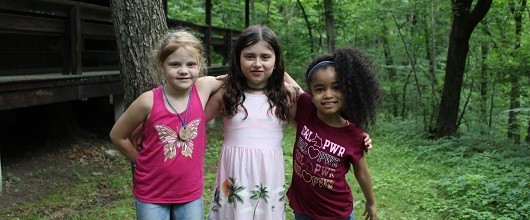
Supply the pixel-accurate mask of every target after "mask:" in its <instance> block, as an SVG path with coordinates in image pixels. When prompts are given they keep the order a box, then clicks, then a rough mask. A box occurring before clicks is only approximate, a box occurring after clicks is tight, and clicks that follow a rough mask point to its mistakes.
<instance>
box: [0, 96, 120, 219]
mask: <svg viewBox="0 0 530 220" xmlns="http://www.w3.org/2000/svg"><path fill="white" fill-rule="evenodd" d="M64 109H66V110H64ZM69 116H71V117H69ZM113 117H114V116H113V112H112V108H111V107H109V106H108V100H105V99H95V100H94V101H92V100H89V101H85V102H77V103H75V102H74V103H72V104H70V103H69V105H64V104H63V105H47V106H39V107H31V108H24V109H17V110H12V111H0V124H1V126H0V152H1V168H2V179H3V183H2V185H3V187H2V191H3V196H0V207H1V208H7V207H10V206H13V205H17V204H20V203H24V202H26V201H32V200H35V199H37V198H40V197H42V196H43V195H47V194H49V193H52V192H56V191H57V190H60V189H61V187H65V186H66V187H67V186H75V185H76V183H78V182H79V181H80V180H79V179H80V178H79V176H83V175H103V174H106V173H110V171H111V170H110V169H111V168H109V167H111V166H108V165H109V163H110V160H113V159H120V160H121V159H124V158H121V157H122V156H121V154H120V153H119V152H116V153H117V157H120V158H112V157H109V156H108V155H106V153H105V151H106V150H108V149H115V148H114V147H113V145H112V143H111V142H110V141H109V140H108V132H109V131H110V128H111V127H112V125H113V123H114V118H113ZM71 121H75V122H76V123H74V124H75V126H74V127H75V129H73V130H75V132H74V133H70V134H67V135H65V133H64V132H63V130H68V131H71V130H72V129H64V126H65V125H68V126H69V125H71V123H70V124H68V123H65V122H71ZM58 122H59V123H58ZM61 126H62V127H61ZM114 169H115V167H114ZM103 190H104V189H103ZM1 218H2V217H0V219H1Z"/></svg>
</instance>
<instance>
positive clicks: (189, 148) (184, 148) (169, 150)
mask: <svg viewBox="0 0 530 220" xmlns="http://www.w3.org/2000/svg"><path fill="white" fill-rule="evenodd" d="M200 122H201V119H200V118H198V119H195V120H193V121H191V122H190V123H188V124H187V125H186V127H188V129H190V130H191V136H190V139H189V140H188V141H183V140H181V139H180V138H179V137H178V133H177V132H176V131H175V130H173V129H171V128H170V127H168V126H166V125H155V126H154V127H155V129H156V130H157V131H158V138H160V141H162V142H163V143H164V156H165V157H164V162H166V160H167V159H172V158H174V157H175V156H177V148H181V153H182V155H183V156H185V157H189V158H191V156H192V153H193V139H195V138H196V137H197V134H198V127H199V124H200ZM179 129H181V128H179Z"/></svg>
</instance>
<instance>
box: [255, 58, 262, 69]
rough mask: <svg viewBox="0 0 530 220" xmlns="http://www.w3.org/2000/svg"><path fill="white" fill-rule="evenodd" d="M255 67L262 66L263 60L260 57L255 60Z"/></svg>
mask: <svg viewBox="0 0 530 220" xmlns="http://www.w3.org/2000/svg"><path fill="white" fill-rule="evenodd" d="M254 67H256V68H260V67H261V62H260V61H259V59H256V62H254Z"/></svg>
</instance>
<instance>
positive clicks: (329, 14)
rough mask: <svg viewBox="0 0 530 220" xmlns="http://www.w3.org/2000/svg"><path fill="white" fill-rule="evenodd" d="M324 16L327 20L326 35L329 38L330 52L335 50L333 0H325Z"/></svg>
mask: <svg viewBox="0 0 530 220" xmlns="http://www.w3.org/2000/svg"><path fill="white" fill-rule="evenodd" d="M324 17H325V20H326V35H327V36H326V37H327V39H328V52H330V53H331V52H333V51H334V50H335V27H334V21H333V20H334V18H333V0H324Z"/></svg>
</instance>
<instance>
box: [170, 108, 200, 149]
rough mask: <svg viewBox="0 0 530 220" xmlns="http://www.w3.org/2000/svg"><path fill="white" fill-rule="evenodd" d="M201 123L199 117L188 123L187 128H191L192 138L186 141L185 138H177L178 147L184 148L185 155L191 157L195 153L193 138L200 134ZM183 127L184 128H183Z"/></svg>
mask: <svg viewBox="0 0 530 220" xmlns="http://www.w3.org/2000/svg"><path fill="white" fill-rule="evenodd" d="M200 123H201V119H200V118H197V119H195V120H193V121H191V122H190V123H189V124H187V125H186V129H190V138H189V139H188V140H186V141H183V140H180V139H179V140H177V143H176V145H177V147H179V148H182V155H184V156H185V157H190V158H191V155H192V153H193V139H195V138H196V137H197V135H198V134H199V132H198V131H199V124H200ZM181 129H182V128H181Z"/></svg>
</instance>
